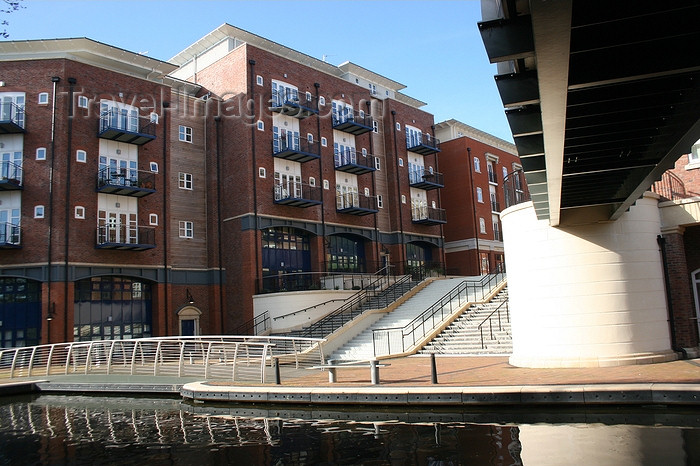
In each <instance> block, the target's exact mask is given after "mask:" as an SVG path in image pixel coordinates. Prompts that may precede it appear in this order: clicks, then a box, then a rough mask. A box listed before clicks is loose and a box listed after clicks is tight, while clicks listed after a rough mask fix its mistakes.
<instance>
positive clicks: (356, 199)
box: [335, 193, 379, 216]
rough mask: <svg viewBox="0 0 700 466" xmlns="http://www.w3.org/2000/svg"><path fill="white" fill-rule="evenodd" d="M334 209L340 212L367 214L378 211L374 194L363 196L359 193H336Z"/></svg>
mask: <svg viewBox="0 0 700 466" xmlns="http://www.w3.org/2000/svg"><path fill="white" fill-rule="evenodd" d="M335 210H337V211H338V212H340V213H341V214H350V215H359V216H362V215H369V214H376V213H377V212H379V210H378V209H377V198H376V197H374V196H364V195H360V194H359V193H345V194H336V196H335Z"/></svg>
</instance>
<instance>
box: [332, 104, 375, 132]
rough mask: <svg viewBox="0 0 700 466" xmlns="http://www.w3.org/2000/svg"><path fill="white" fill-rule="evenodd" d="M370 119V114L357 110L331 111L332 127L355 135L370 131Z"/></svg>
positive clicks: (371, 126)
mask: <svg viewBox="0 0 700 466" xmlns="http://www.w3.org/2000/svg"><path fill="white" fill-rule="evenodd" d="M372 121H373V120H372V117H371V116H370V115H367V114H366V113H364V112H362V113H360V112H358V111H357V110H351V111H346V112H336V113H333V129H337V130H338V131H343V132H345V133H350V134H354V135H355V136H359V135H360V134H365V133H368V132H370V131H372V128H373V125H372Z"/></svg>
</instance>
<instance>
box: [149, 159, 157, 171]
mask: <svg viewBox="0 0 700 466" xmlns="http://www.w3.org/2000/svg"><path fill="white" fill-rule="evenodd" d="M150 167H151V171H152V172H153V173H158V162H151V163H150Z"/></svg>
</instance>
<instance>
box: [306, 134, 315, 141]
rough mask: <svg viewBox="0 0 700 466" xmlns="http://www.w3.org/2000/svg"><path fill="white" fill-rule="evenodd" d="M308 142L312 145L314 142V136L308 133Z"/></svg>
mask: <svg viewBox="0 0 700 466" xmlns="http://www.w3.org/2000/svg"><path fill="white" fill-rule="evenodd" d="M306 140H307V141H309V142H310V143H313V142H314V135H313V134H311V133H306Z"/></svg>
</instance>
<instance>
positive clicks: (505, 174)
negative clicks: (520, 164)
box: [502, 167, 508, 180]
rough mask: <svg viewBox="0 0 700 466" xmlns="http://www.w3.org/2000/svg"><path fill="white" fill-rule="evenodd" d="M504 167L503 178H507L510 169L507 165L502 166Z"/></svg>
mask: <svg viewBox="0 0 700 466" xmlns="http://www.w3.org/2000/svg"><path fill="white" fill-rule="evenodd" d="M502 168H503V179H504V180H505V179H506V177H507V176H508V169H507V168H506V167H502Z"/></svg>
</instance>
